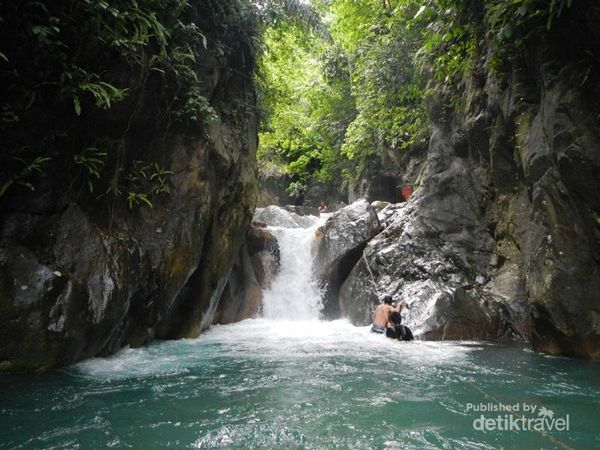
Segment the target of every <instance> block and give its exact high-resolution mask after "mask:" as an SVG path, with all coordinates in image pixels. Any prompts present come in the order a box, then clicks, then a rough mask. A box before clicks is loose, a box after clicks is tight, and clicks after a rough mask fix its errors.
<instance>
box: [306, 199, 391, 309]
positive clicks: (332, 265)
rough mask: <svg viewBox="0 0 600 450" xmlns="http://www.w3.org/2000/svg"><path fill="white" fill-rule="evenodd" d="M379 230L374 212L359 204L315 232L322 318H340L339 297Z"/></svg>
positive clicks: (362, 202) (345, 209) (363, 203)
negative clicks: (365, 249) (346, 280)
mask: <svg viewBox="0 0 600 450" xmlns="http://www.w3.org/2000/svg"><path fill="white" fill-rule="evenodd" d="M380 229H381V226H380V224H379V220H378V219H377V214H376V213H375V210H374V209H373V207H372V206H371V205H369V203H368V202H367V201H366V200H358V201H356V202H354V203H352V204H351V205H349V206H346V207H344V208H342V209H340V210H339V211H338V212H336V213H335V214H333V215H332V216H331V217H330V218H329V219H328V220H327V222H325V224H324V225H323V226H322V227H320V228H319V229H318V230H317V247H316V257H315V272H316V275H317V279H318V280H319V282H320V283H321V284H322V285H323V286H325V298H324V310H323V312H324V314H325V316H326V317H329V318H334V317H337V316H339V303H338V293H339V289H340V286H341V284H342V283H343V282H344V280H345V279H346V277H347V276H348V274H349V273H350V271H351V270H352V267H353V266H354V265H355V264H356V262H357V261H358V259H359V258H360V255H361V254H362V251H363V249H364V247H365V245H366V244H367V242H368V241H369V239H371V238H372V237H373V236H375V235H376V234H377V233H378V232H379V230H380Z"/></svg>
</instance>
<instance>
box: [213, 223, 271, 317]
mask: <svg viewBox="0 0 600 450" xmlns="http://www.w3.org/2000/svg"><path fill="white" fill-rule="evenodd" d="M279 269H280V251H279V244H278V243H277V239H276V238H275V236H273V234H271V233H270V232H269V231H268V230H267V229H265V228H263V227H260V226H252V227H250V229H249V230H248V233H247V234H246V242H245V243H244V245H243V246H242V248H241V249H240V251H239V253H238V255H237V257H236V259H235V261H234V264H233V267H232V270H231V275H230V277H229V280H228V282H227V285H226V286H225V289H224V290H223V295H222V297H221V301H220V302H219V308H218V309H217V312H216V314H215V318H214V323H221V324H226V323H233V322H239V321H240V320H244V319H249V318H252V317H255V316H256V315H257V314H258V313H259V312H260V308H261V303H262V298H263V290H265V289H268V288H269V287H270V286H271V283H272V282H273V279H274V277H275V275H277V273H278V272H279Z"/></svg>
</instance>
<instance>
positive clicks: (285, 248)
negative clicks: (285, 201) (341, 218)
mask: <svg viewBox="0 0 600 450" xmlns="http://www.w3.org/2000/svg"><path fill="white" fill-rule="evenodd" d="M302 220H303V221H302V225H304V226H305V227H295V228H286V227H280V226H271V227H269V231H271V233H273V235H275V237H276V238H277V241H278V242H279V251H280V258H281V266H280V267H281V269H280V271H279V273H278V274H277V276H276V277H275V279H274V280H273V284H272V285H271V287H270V288H269V289H267V290H266V291H265V292H264V297H263V317H264V318H266V319H275V320H317V319H318V318H319V313H320V311H321V309H322V307H323V303H322V299H321V295H322V293H321V291H320V289H319V288H318V286H317V284H316V282H315V280H314V276H313V247H314V245H315V231H316V229H317V228H318V227H319V226H320V225H321V224H322V223H323V222H324V220H325V219H324V218H318V217H314V216H304V217H302Z"/></svg>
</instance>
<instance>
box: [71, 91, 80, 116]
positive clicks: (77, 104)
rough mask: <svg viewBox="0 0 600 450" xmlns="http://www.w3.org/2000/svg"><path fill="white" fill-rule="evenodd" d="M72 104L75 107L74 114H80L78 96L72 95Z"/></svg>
mask: <svg viewBox="0 0 600 450" xmlns="http://www.w3.org/2000/svg"><path fill="white" fill-rule="evenodd" d="M73 106H74V107H75V114H77V115H78V116H80V115H81V103H79V97H77V96H76V95H74V96H73Z"/></svg>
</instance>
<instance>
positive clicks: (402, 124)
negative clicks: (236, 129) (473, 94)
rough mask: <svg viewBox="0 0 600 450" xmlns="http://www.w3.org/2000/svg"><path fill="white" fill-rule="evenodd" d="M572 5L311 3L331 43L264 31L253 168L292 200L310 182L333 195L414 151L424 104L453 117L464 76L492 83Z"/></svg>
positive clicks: (423, 123) (517, 1)
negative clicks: (443, 107)
mask: <svg viewBox="0 0 600 450" xmlns="http://www.w3.org/2000/svg"><path fill="white" fill-rule="evenodd" d="M575 2H576V0H493V1H489V2H488V1H486V2H484V1H475V2H473V1H469V0H312V1H311V2H310V5H311V6H312V8H313V11H315V12H317V13H318V14H319V15H320V17H321V20H322V23H323V24H324V25H325V26H326V27H327V29H328V31H329V32H328V35H329V36H330V37H331V39H324V38H322V37H321V36H322V34H323V33H314V32H313V33H312V35H311V33H310V32H308V33H307V32H306V27H304V28H303V27H302V26H299V25H298V21H296V22H294V23H290V22H285V21H281V20H274V21H271V22H267V29H266V32H265V33H264V36H265V39H264V43H265V46H266V50H265V52H264V54H263V57H262V59H261V61H260V74H261V76H262V84H261V86H262V89H261V91H260V92H261V105H262V109H263V112H264V121H263V128H262V132H261V141H260V151H259V158H260V159H261V160H262V162H263V164H276V165H279V166H280V167H282V168H283V170H284V171H287V172H288V173H289V174H291V175H292V177H293V179H294V180H295V182H294V184H293V186H292V187H293V188H294V190H296V191H297V190H299V189H300V188H302V186H304V185H305V184H307V183H308V182H309V181H310V180H311V179H313V178H316V179H318V180H322V181H331V180H335V183H337V184H338V186H339V187H340V189H343V188H344V186H345V185H346V184H347V183H351V182H352V180H355V179H356V178H358V177H360V176H361V174H362V173H364V170H365V168H366V167H367V166H368V164H369V162H370V161H373V159H379V160H384V161H388V162H389V161H397V160H398V159H399V158H400V156H401V154H402V152H404V151H406V150H407V149H409V148H410V147H411V146H415V147H416V148H420V149H424V147H425V145H426V141H427V137H428V118H427V114H426V109H425V104H424V103H425V101H424V100H425V99H427V98H428V97H429V96H431V95H434V94H435V95H437V96H439V97H441V98H442V99H444V101H446V102H447V103H448V107H450V108H454V109H458V110H461V109H462V108H464V106H465V105H464V104H462V102H463V101H464V98H463V92H464V87H465V85H464V83H465V80H466V79H468V78H469V76H470V75H471V74H472V73H474V72H475V71H476V70H481V69H482V66H484V67H485V70H493V71H496V72H498V73H499V74H500V75H501V74H502V72H503V71H506V70H507V68H508V67H510V64H511V61H512V59H513V58H516V57H519V56H520V57H526V55H525V52H524V48H525V47H526V44H527V43H531V42H535V41H536V39H537V40H543V39H544V38H545V36H547V35H548V33H550V30H551V28H552V27H553V26H554V24H555V23H556V21H557V20H559V19H560V17H561V15H562V14H564V13H565V11H566V10H567V9H568V8H570V7H571V5H572V4H573V3H575ZM300 17H302V15H300ZM311 22H314V19H312V18H311Z"/></svg>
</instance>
